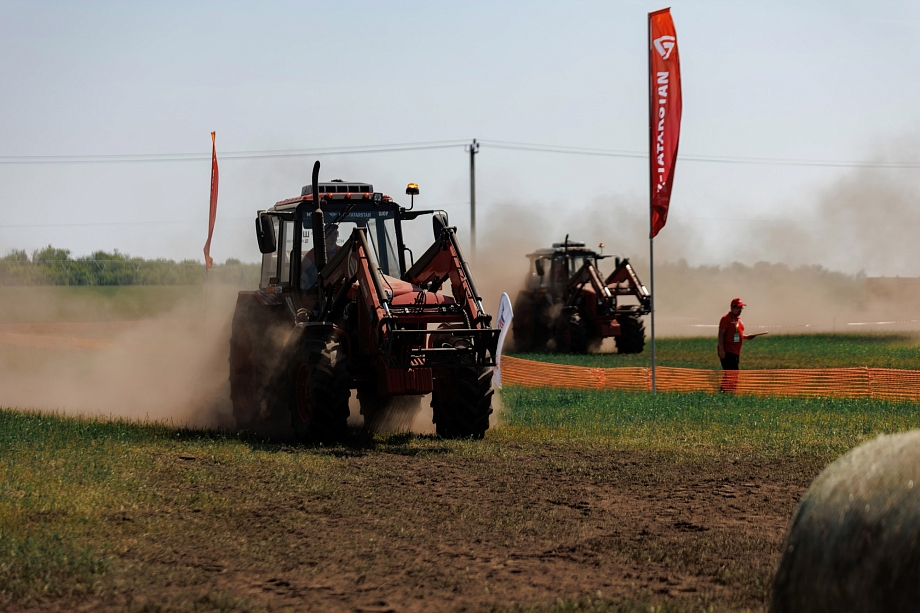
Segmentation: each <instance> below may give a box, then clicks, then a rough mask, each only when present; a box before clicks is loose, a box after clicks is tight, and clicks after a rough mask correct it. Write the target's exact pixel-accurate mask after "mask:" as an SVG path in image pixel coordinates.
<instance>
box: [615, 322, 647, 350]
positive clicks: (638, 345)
mask: <svg viewBox="0 0 920 613" xmlns="http://www.w3.org/2000/svg"><path fill="white" fill-rule="evenodd" d="M618 321H619V322H620V335H619V336H617V337H616V338H615V340H616V344H617V353H642V350H643V349H645V324H644V323H643V322H642V320H641V319H639V318H638V317H635V316H633V315H628V316H626V317H620V318H619V320H618Z"/></svg>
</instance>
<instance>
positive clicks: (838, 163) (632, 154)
mask: <svg viewBox="0 0 920 613" xmlns="http://www.w3.org/2000/svg"><path fill="white" fill-rule="evenodd" d="M479 142H480V143H482V144H483V145H484V146H486V147H495V148H496V149H514V150H518V151H536V152H542V153H565V154H571V155H594V156H602V157H616V158H633V159H648V153H646V152H644V151H623V150H615V149H596V148H591V147H566V146H559V145H540V144H535V143H518V142H512V141H493V140H480V141H479ZM678 159H679V160H680V161H687V162H709V163H717V164H764V165H777V166H827V167H839V168H920V163H913V162H866V161H844V160H803V159H791V158H760V157H733V156H722V155H694V154H692V153H689V154H688V153H681V154H679V155H678Z"/></svg>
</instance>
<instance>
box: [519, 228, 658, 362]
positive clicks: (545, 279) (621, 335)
mask: <svg viewBox="0 0 920 613" xmlns="http://www.w3.org/2000/svg"><path fill="white" fill-rule="evenodd" d="M602 246H603V245H602ZM527 257H528V258H530V273H529V274H528V275H527V282H526V285H525V288H524V289H523V290H522V291H521V292H520V293H519V294H518V296H517V299H516V300H515V304H514V322H513V323H512V328H511V330H512V333H513V338H514V348H515V350H516V351H547V350H550V351H557V352H561V353H584V352H586V351H589V350H591V349H596V348H597V347H599V346H600V344H601V341H603V340H604V339H605V338H609V337H613V339H614V342H615V343H616V346H617V351H618V352H619V353H640V352H641V351H642V350H643V348H644V347H645V325H644V324H643V323H642V319H641V318H642V316H644V315H648V314H649V313H650V312H651V294H650V293H649V291H648V289H646V287H645V286H644V285H642V282H641V281H640V280H639V277H638V276H637V275H636V271H635V270H633V267H632V265H631V264H630V263H629V260H627V259H626V258H623V259H622V260H621V259H620V258H616V259H615V264H614V269H613V272H611V273H610V274H609V275H607V277H606V278H604V277H603V276H602V275H601V272H600V266H599V264H600V260H602V259H604V258H608V257H610V256H608V255H603V254H601V253H598V252H596V251H594V250H593V249H588V248H587V247H585V244H584V243H582V242H578V241H570V240H569V237H568V236H566V237H565V242H562V243H553V246H552V248H549V249H537V250H536V251H534V252H533V253H529V254H527Z"/></svg>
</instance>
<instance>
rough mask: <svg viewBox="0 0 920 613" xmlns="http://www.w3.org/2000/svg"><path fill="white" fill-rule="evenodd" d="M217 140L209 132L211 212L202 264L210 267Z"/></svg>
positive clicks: (215, 206) (215, 197)
mask: <svg viewBox="0 0 920 613" xmlns="http://www.w3.org/2000/svg"><path fill="white" fill-rule="evenodd" d="M217 179H218V175H217V142H216V140H215V138H214V132H211V214H210V216H209V218H208V240H207V242H206V243H205V244H204V265H205V268H207V269H210V268H211V267H212V266H214V260H213V259H211V235H213V234H214V222H215V221H216V220H217Z"/></svg>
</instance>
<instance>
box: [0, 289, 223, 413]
mask: <svg viewBox="0 0 920 613" xmlns="http://www.w3.org/2000/svg"><path fill="white" fill-rule="evenodd" d="M3 289H4V290H6V291H9V290H11V289H15V290H16V291H18V292H19V293H20V294H21V295H22V296H24V298H23V300H29V298H30V296H29V292H27V291H24V290H27V289H31V288H3ZM211 294H212V295H211V299H210V301H209V307H208V312H207V317H206V318H205V317H204V313H203V304H202V302H201V300H200V296H196V297H195V298H194V299H189V300H183V301H180V302H179V303H177V304H176V305H175V307H174V308H173V309H171V310H169V311H167V312H165V313H163V314H161V315H158V316H156V317H153V318H149V319H143V320H135V321H122V322H117V321H116V322H113V321H99V317H100V313H99V309H98V308H97V309H95V310H94V311H92V312H84V313H80V312H79V311H75V310H74V309H73V305H69V306H68V307H66V308H67V309H68V312H69V315H70V317H68V321H63V322H62V321H50V322H49V321H46V322H41V323H3V324H0V365H2V368H0V406H4V407H17V408H21V409H36V410H42V411H59V412H61V413H65V414H80V415H85V416H99V417H124V418H130V419H140V420H151V421H162V420H167V421H170V422H172V423H175V424H177V425H192V426H225V427H232V426H233V419H232V409H231V405H230V390H229V381H228V363H227V360H228V357H229V338H230V322H231V317H232V310H233V305H234V303H235V301H234V300H233V297H234V296H233V293H232V292H228V291H214V290H212V292H211ZM40 295H41V297H42V298H44V299H45V300H44V301H43V302H42V303H41V304H36V305H35V310H36V311H38V312H45V313H48V312H55V310H56V307H55V306H54V305H49V304H48V302H47V299H48V297H49V294H47V293H41V294H40ZM20 306H21V307H23V306H25V305H22V304H21V305H20ZM100 308H101V307H100Z"/></svg>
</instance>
